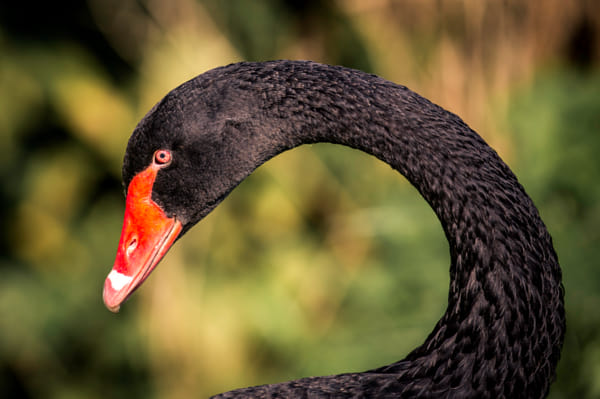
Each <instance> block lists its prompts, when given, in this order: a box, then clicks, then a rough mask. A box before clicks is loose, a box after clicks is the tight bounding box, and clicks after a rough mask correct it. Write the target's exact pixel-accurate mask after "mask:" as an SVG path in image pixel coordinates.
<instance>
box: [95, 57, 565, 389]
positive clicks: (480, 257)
mask: <svg viewBox="0 0 600 399" xmlns="http://www.w3.org/2000/svg"><path fill="white" fill-rule="evenodd" d="M317 142H328V143H335V144H342V145H346V146H349V147H352V148H356V149H359V150H362V151H365V152H367V153H369V154H372V155H374V156H375V157H377V158H379V159H380V160H382V161H384V162H386V163H388V164H389V165H390V166H391V167H392V168H394V169H396V170H398V171H399V172H400V173H402V174H403V175H404V176H405V177H406V178H407V179H408V180H409V181H410V182H411V183H412V184H413V185H414V186H415V187H416V188H417V189H418V190H419V192H420V193H421V195H422V196H423V197H424V198H425V200H426V201H427V202H428V203H429V204H430V206H431V207H432V208H433V210H434V211H435V213H436V215H437V216H438V218H439V220H440V221H441V224H442V227H443V229H444V232H445V234H446V237H447V239H448V241H449V243H450V258H451V264H450V292H449V294H448V308H447V310H446V312H445V314H444V315H443V317H442V318H441V319H440V321H439V322H438V323H437V325H436V326H435V327H434V329H433V331H432V332H431V334H430V335H429V337H427V339H426V340H425V343H423V345H421V346H420V347H418V348H416V349H415V350H413V351H412V352H411V353H410V354H409V355H408V356H407V357H406V358H405V359H403V360H400V361H398V362H396V363H393V364H390V365H388V366H384V367H381V368H378V369H374V370H369V371H366V372H363V373H348V374H341V375H334V376H327V377H309V378H302V379H299V380H296V381H291V382H284V383H279V384H272V385H263V386H258V387H251V388H245V389H240V390H236V391H232V392H228V393H224V394H221V395H217V396H216V397H217V398H234V397H235V398H238V397H248V398H287V397H299V398H300V397H301V398H370V397H378V398H396V397H406V398H412V397H419V398H540V397H544V396H546V395H547V394H548V389H549V386H550V384H551V382H552V381H553V379H554V378H555V369H556V365H557V363H558V360H559V357H560V351H561V347H562V343H563V339H564V333H565V314H564V304H563V287H562V283H561V270H560V267H559V264H558V260H557V256H556V253H555V251H554V248H553V246H552V239H551V237H550V235H549V233H548V231H547V230H546V227H545V226H544V224H543V222H542V221H541V219H540V216H539V214H538V211H537V209H536V208H535V206H534V204H533V202H532V201H531V199H530V198H529V197H528V196H527V194H526V193H525V191H524V189H523V187H522V186H521V185H520V184H519V182H518V181H517V178H516V177H515V176H514V175H513V173H512V172H511V171H510V169H509V168H508V166H506V165H505V164H504V162H502V160H501V159H500V157H499V156H498V155H497V154H496V152H495V151H494V150H492V149H491V148H490V147H489V146H488V145H487V144H486V143H485V142H484V141H483V139H482V138H481V137H479V136H478V135H477V133H475V132H474V131H473V130H471V129H470V128H469V127H468V126H467V125H466V124H465V123H464V122H463V121H462V120H461V119H460V118H459V117H457V116H456V115H454V114H452V113H450V112H448V111H446V110H444V109H442V108H440V107H439V106H437V105H435V104H432V103H431V102H429V101H428V100H426V99H424V98H423V97H420V96H419V95H417V94H415V93H414V92H412V91H410V90H409V89H407V88H406V87H403V86H399V85H396V84H394V83H391V82H389V81H386V80H384V79H382V78H379V77H377V76H375V75H370V74H367V73H364V72H360V71H356V70H351V69H347V68H343V67H338V66H328V65H322V64H318V63H314V62H308V61H273V62H264V63H238V64H232V65H229V66H225V67H221V68H217V69H214V70H211V71H208V72H206V73H204V74H202V75H199V76H197V77H196V78H194V79H192V80H190V81H188V82H186V83H184V84H182V85H181V86H179V87H178V88H176V89H174V90H173V91H171V92H170V93H169V94H167V96H166V97H164V98H163V99H162V100H161V101H160V102H159V103H158V104H157V105H155V106H154V108H152V110H150V112H149V113H148V114H147V115H146V116H145V117H144V118H143V119H142V121H141V122H140V123H139V124H138V126H137V127H136V129H135V131H134V132H133V134H132V136H131V138H130V140H129V144H128V146H127V151H126V153H125V159H124V163H123V180H124V183H125V187H127V199H126V210H125V220H124V223H123V230H122V232H121V239H120V242H119V246H118V252H117V257H116V261H115V264H114V267H113V269H112V271H111V272H110V274H109V276H108V278H107V279H106V281H105V284H104V302H105V304H106V306H107V307H108V308H109V309H110V310H112V311H117V310H118V309H119V306H120V305H121V303H122V302H123V301H124V300H125V299H127V297H128V296H129V295H131V293H132V292H133V291H134V290H135V289H136V288H137V287H139V286H140V284H141V283H142V282H143V281H144V279H146V277H148V275H149V274H150V272H151V271H152V270H153V269H154V268H155V267H156V265H157V264H158V262H159V261H160V259H161V258H162V257H163V256H164V255H165V253H166V252H167V250H168V249H169V247H170V246H171V245H172V244H173V242H174V241H175V240H177V239H178V238H180V237H181V236H182V235H183V234H184V233H185V232H186V231H187V230H188V229H190V228H191V227H192V226H193V225H194V224H195V223H197V222H198V221H199V220H200V219H202V218H203V217H204V216H206V215H207V214H208V213H209V212H210V211H211V210H212V209H214V208H215V207H216V206H217V205H218V204H219V203H220V202H221V201H222V200H223V199H224V198H225V197H226V196H227V194H229V192H231V190H233V188H234V187H236V186H237V185H238V184H239V183H240V182H241V181H242V180H243V179H244V178H246V177H247V176H248V175H249V174H250V173H252V171H253V170H254V169H256V168H257V167H258V166H260V165H261V164H263V163H264V162H266V161H267V160H268V159H270V158H272V157H273V156H275V155H277V154H279V153H281V152H283V151H286V150H289V149H291V148H294V147H296V146H299V145H301V144H306V143H317Z"/></svg>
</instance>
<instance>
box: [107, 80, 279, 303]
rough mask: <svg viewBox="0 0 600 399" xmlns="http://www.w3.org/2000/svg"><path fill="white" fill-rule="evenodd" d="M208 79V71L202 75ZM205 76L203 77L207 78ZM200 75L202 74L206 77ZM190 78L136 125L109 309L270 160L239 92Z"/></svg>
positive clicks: (127, 164) (128, 155)
mask: <svg viewBox="0 0 600 399" xmlns="http://www.w3.org/2000/svg"><path fill="white" fill-rule="evenodd" d="M201 77H202V75H201ZM201 77H200V78H201ZM198 79H199V78H196V80H198ZM194 83H195V84H194V85H193V86H192V87H190V86H191V85H188V86H186V85H185V84H184V85H183V86H181V87H179V88H178V89H175V90H174V91H172V92H171V93H169V94H168V95H167V96H166V97H165V98H164V99H163V100H162V101H161V102H159V103H158V104H157V105H156V106H155V107H154V108H152V109H151V110H150V111H149V112H148V114H147V115H146V116H145V117H144V118H143V119H142V121H140V123H139V124H138V126H137V127H136V128H135V130H134V132H133V134H132V136H131V138H130V139H129V143H128V145H127V150H126V153H125V158H124V162H123V181H124V185H125V187H126V207H125V216H124V221H123V228H122V231H121V238H120V240H119V244H118V249H117V255H116V259H115V263H114V265H113V268H112V270H111V272H110V273H109V275H108V277H107V278H106V280H105V283H104V291H103V299H104V303H105V305H106V306H107V308H108V309H109V310H111V311H114V312H116V311H118V310H119V307H120V305H121V304H122V303H123V302H124V301H125V300H126V299H127V298H128V297H129V296H130V295H131V294H132V293H133V292H134V291H135V290H136V289H137V288H138V287H139V286H140V285H141V284H142V283H143V281H144V280H145V279H146V278H147V277H148V276H149V274H150V273H151V272H152V270H154V268H155V267H156V266H157V265H158V263H159V262H160V260H161V259H162V258H163V256H164V255H165V254H166V252H167V251H168V249H169V248H170V247H171V245H172V244H173V243H174V242H175V241H176V240H177V239H178V238H180V237H181V236H182V235H183V234H185V232H186V231H187V230H189V229H190V228H191V227H192V226H193V225H194V224H196V223H197V222H198V221H199V220H200V219H202V218H203V217H204V216H206V215H207V214H208V213H209V212H210V211H211V210H212V209H214V208H215V207H216V206H217V205H218V204H219V203H220V202H221V201H222V200H223V199H224V198H225V197H226V196H227V194H229V192H230V191H231V190H232V189H233V188H234V187H235V186H237V184H239V183H240V182H241V181H242V180H243V179H244V178H245V177H246V176H248V174H250V172H252V170H254V169H255V168H256V167H257V166H258V165H260V164H261V163H262V161H263V157H262V156H261V151H262V150H261V148H262V147H263V146H264V144H268V143H264V140H262V141H263V142H262V145H261V140H260V139H259V135H257V134H255V132H256V128H257V121H256V118H252V119H250V118H249V115H250V113H249V112H248V111H247V108H248V104H247V102H246V101H245V100H244V98H243V96H240V95H237V94H236V93H235V92H234V90H232V89H227V90H224V89H223V87H221V88H220V89H219V85H215V86H216V87H210V88H208V89H206V90H205V91H204V92H203V94H202V95H198V93H191V91H194V90H193V89H195V88H196V87H197V86H198V83H201V81H200V82H198V81H196V82H194Z"/></svg>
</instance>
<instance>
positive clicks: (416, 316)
mask: <svg viewBox="0 0 600 399" xmlns="http://www.w3.org/2000/svg"><path fill="white" fill-rule="evenodd" d="M598 4H599V3H597V2H594V1H584V0H581V1H571V2H562V1H558V0H547V1H542V0H536V1H529V2H519V1H508V2H506V1H500V0H497V1H488V2H479V1H476V0H473V1H458V0H444V1H433V0H432V1H420V0H419V1H417V0H412V1H392V0H378V1H372V0H351V1H350V0H349V1H337V2H328V1H318V0H310V1H271V0H264V1H253V2H244V1H237V0H222V1H217V0H207V1H202V2H201V1H198V2H195V1H193V0H173V1H170V2H160V1H157V0H137V1H134V0H126V1H122V0H89V1H88V2H78V1H67V2H63V6H61V7H60V8H58V7H57V6H56V4H55V3H52V2H19V3H18V4H16V3H15V4H10V3H9V4H3V5H2V6H0V55H1V56H0V109H2V112H1V113H0V148H2V149H4V151H3V156H2V157H0V176H1V179H0V182H1V183H0V194H1V195H0V216H1V217H0V223H1V230H0V237H1V238H0V248H1V253H0V273H1V278H0V394H1V396H2V397H19V398H28V397H31V398H77V397H84V398H95V397H98V398H100V397H117V398H118V397H156V398H165V397H166V398H187V397H189V396H190V395H191V394H193V395H194V396H200V397H202V396H207V395H209V394H213V393H216V392H220V391H224V390H229V389H233V388H236V387H241V386H246V385H253V384H261V383H269V382H276V381H282V380H286V379H292V378H299V377H302V376H308V375H326V374H333V373H340V372H345V371H361V370H365V369H369V368H373V367H377V366H381V365H383V364H387V363H390V362H393V361H396V360H398V359H400V358H402V357H403V356H404V355H405V354H406V353H407V352H408V351H410V350H411V349H412V348H414V347H415V346H417V345H419V344H420V343H421V342H423V340H424V339H425V337H426V336H427V334H428V333H429V331H430V330H431V329H432V328H433V325H434V324H435V322H436V321H437V319H438V318H439V317H440V315H441V314H442V313H443V311H444V308H445V304H446V298H447V290H448V270H447V269H448V262H449V259H448V248H447V243H446V241H445V238H444V235H443V232H442V231H441V228H440V226H439V222H438V221H437V220H436V218H435V216H434V215H433V212H432V211H431V210H430V209H429V208H428V206H427V204H426V203H425V201H423V200H422V199H421V198H420V197H419V195H418V194H417V193H416V191H415V190H414V189H412V187H410V186H409V185H408V184H407V183H406V181H405V180H404V179H403V178H402V177H401V176H399V175H398V174H396V173H395V172H393V171H392V170H391V169H390V168H389V167H388V166H387V165H384V164H382V163H381V162H379V161H377V160H375V159H373V158H371V157H369V156H367V155H365V154H362V153H359V152H357V151H353V150H349V149H346V148H341V147H336V146H330V145H329V146H328V145H314V146H304V147H302V148H299V149H296V150H294V151H290V152H288V153H285V154H282V155H280V156H278V157H277V158H275V159H273V160H272V161H270V162H268V163H267V164H266V165H264V166H262V167H261V168H259V169H258V170H257V171H256V172H255V173H254V174H253V175H252V176H251V177H250V178H248V179H247V180H246V181H245V182H244V183H242V184H241V185H240V186H239V188H237V189H236V190H235V191H234V192H233V193H232V195H231V196H230V197H229V198H228V199H227V200H226V201H225V202H224V203H223V204H222V205H221V206H220V207H218V208H217V209H216V210H215V211H214V212H213V213H212V214H211V215H209V216H208V217H207V218H206V219H205V220H204V221H202V222H201V223H199V225H198V226H197V227H195V228H194V229H192V230H191V231H190V232H189V233H188V234H187V235H186V237H185V238H184V239H182V240H180V242H178V244H177V245H176V246H175V247H174V248H173V249H172V250H171V251H170V252H169V255H168V256H167V257H166V258H165V260H164V261H163V262H162V264H161V266H160V267H159V268H158V269H157V270H158V271H157V272H156V275H155V276H154V277H153V278H151V279H149V280H148V281H147V282H146V283H145V284H144V286H143V287H142V288H141V289H140V290H139V292H137V293H136V294H135V295H134V296H133V297H132V299H131V300H130V301H129V302H128V303H127V304H126V305H125V306H123V308H122V310H121V312H120V313H119V314H118V315H113V314H111V313H109V312H108V311H106V310H105V309H104V307H103V304H102V299H101V288H102V284H103V281H104V278H105V276H106V274H107V273H108V271H109V270H110V267H111V265H112V262H113V257H114V253H115V248H116V244H117V241H118V236H119V232H120V227H121V218H122V214H123V209H124V199H123V195H122V191H123V188H122V185H121V182H120V164H121V159H122V156H123V152H124V149H125V145H126V142H127V138H128V136H129V134H130V132H131V131H132V130H133V128H134V127H135V124H136V122H137V120H139V119H140V118H141V117H142V116H143V115H144V114H145V113H146V112H147V110H148V109H149V108H150V107H151V106H152V105H153V104H154V103H155V102H156V101H158V100H159V99H160V98H161V97H162V96H163V95H164V94H165V93H166V92H167V91H168V90H170V89H171V88H173V87H175V86H176V85H178V84H179V83H181V82H183V81H185V80H187V79H189V78H191V77H193V76H195V75H197V74H199V73H201V72H203V71H205V70H207V69H209V68H212V67H216V66H219V65H223V64H227V63H230V62H235V61H239V60H242V59H247V60H265V59H276V58H294V59H313V60H316V61H321V62H327V63H333V64H343V65H346V66H349V67H353V68H359V69H363V70H366V71H369V72H373V73H378V74H380V75H382V76H384V77H386V78H387V79H390V80H393V81H396V82H398V83H402V84H406V85H408V86H409V87H411V88H412V89H414V90H416V91H417V92H419V93H421V94H423V95H425V96H426V97H428V98H430V99H432V100H433V101H435V102H437V103H439V104H440V105H442V106H444V107H446V108H448V109H450V110H452V111H453V112H455V113H457V114H459V115H461V116H462V117H463V118H464V119H465V120H466V121H467V122H468V123H469V124H470V125H471V126H472V127H473V128H475V129H476V130H477V131H479V132H480V133H481V134H482V135H483V136H484V137H485V138H486V140H487V141H488V142H489V143H490V144H491V145H492V146H493V147H494V148H496V149H497V150H498V152H499V153H500V154H501V156H502V157H503V158H504V159H505V160H506V161H507V162H508V163H509V164H510V165H511V166H512V167H513V168H514V169H515V171H516V173H517V175H518V176H519V178H520V180H521V182H522V183H523V185H524V186H525V188H526V189H527V191H528V192H529V193H530V195H531V196H532V198H533V199H534V201H535V202H536V203H537V205H538V206H539V208H540V212H541V214H542V217H543V219H544V220H545V222H546V223H547V225H548V228H549V230H550V232H551V233H552V235H553V237H554V242H555V246H556V249H557V251H558V254H559V257H560V260H561V264H562V267H563V273H564V283H565V289H566V304H567V312H568V313H567V315H568V332H567V337H566V343H565V348H564V350H563V357H562V360H561V363H560V365H559V370H558V378H557V381H556V383H555V384H554V385H553V387H552V391H551V397H552V398H562V397H564V398H571V397H581V398H584V397H590V398H592V397H600V383H599V381H600V313H599V312H598V311H597V309H598V308H599V307H600V269H599V267H598V259H600V253H599V252H600V242H599V241H600V234H599V231H600V230H598V228H597V226H598V225H599V224H600V201H599V199H600V198H599V197H600V185H598V184H597V180H598V178H599V177H600V159H599V158H598V156H597V154H598V153H599V151H600V136H599V135H598V132H599V131H600V95H599V94H598V93H600V74H599V73H598V60H599V56H600V52H599V43H600V42H599V40H598V39H599V31H600V20H599V19H598V16H599V15H600V7H599V5H598Z"/></svg>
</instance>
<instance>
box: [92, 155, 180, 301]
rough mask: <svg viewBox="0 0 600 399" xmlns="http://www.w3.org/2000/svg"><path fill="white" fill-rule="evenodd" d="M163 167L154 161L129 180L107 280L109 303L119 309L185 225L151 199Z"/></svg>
mask: <svg viewBox="0 0 600 399" xmlns="http://www.w3.org/2000/svg"><path fill="white" fill-rule="evenodd" d="M159 168H160V167H159V166H158V165H155V164H152V165H150V166H149V167H148V168H146V169H145V170H143V171H142V172H140V173H138V174H137V175H135V177H134V178H133V179H132V180H131V183H129V188H128V190H127V199H126V203H125V219H124V220H123V230H122V231H121V239H120V240H119V247H118V249H117V258H116V260H115V264H114V266H113V268H112V270H111V272H110V274H109V275H108V277H107V278H106V281H105V282H104V293H103V299H104V304H105V305H106V307H107V308H108V309H109V310H110V311H112V312H118V311H119V307H120V306H121V303H123V302H124V301H125V300H126V299H127V298H128V297H129V296H130V295H131V294H132V293H133V291H135V290H136V288H138V287H139V286H140V285H141V284H142V283H143V282H144V280H145V279H146V278H147V277H148V275H150V272H152V270H154V268H155V267H156V265H158V262H159V261H160V260H161V259H162V257H163V256H164V255H165V254H166V253H167V251H168V250H169V248H170V247H171V245H172V244H173V242H175V240H176V239H177V237H178V236H179V233H180V232H181V229H182V225H181V222H179V221H178V220H177V219H176V218H174V217H172V218H169V217H167V215H166V214H165V212H164V211H163V210H162V209H161V208H160V207H159V206H158V205H157V204H156V203H155V202H154V201H152V186H153V185H154V179H155V178H156V174H157V172H158V169H159Z"/></svg>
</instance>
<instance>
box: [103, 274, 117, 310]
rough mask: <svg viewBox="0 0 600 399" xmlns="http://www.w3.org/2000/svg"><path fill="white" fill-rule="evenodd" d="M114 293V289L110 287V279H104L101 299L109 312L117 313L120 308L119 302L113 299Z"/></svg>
mask: <svg viewBox="0 0 600 399" xmlns="http://www.w3.org/2000/svg"><path fill="white" fill-rule="evenodd" d="M115 294H116V291H115V290H114V289H113V288H112V285H111V283H110V280H109V279H106V281H105V283H104V290H103V292H102V300H103V301H104V306H106V308H107V309H108V310H110V311H111V312H113V313H118V312H119V309H120V308H121V302H120V301H115V296H116V295H115Z"/></svg>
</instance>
